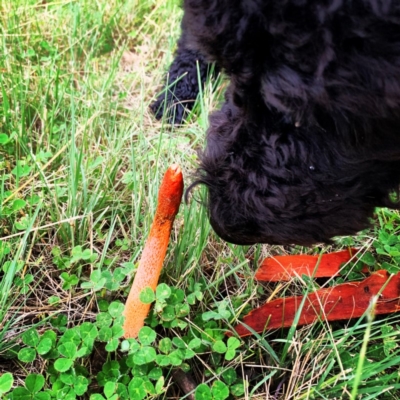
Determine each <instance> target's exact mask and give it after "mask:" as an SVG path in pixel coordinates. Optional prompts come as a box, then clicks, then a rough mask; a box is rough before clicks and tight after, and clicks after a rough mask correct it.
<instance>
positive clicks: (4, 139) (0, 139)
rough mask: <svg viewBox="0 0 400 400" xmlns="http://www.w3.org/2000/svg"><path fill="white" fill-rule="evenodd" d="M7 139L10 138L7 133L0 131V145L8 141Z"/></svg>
mask: <svg viewBox="0 0 400 400" xmlns="http://www.w3.org/2000/svg"><path fill="white" fill-rule="evenodd" d="M9 140H10V138H9V136H8V135H6V134H5V133H0V144H1V145H4V144H6V143H8V141H9Z"/></svg>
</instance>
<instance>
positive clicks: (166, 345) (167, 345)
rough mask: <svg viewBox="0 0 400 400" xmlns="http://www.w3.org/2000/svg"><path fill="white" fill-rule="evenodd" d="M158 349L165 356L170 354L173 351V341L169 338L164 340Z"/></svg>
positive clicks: (160, 342)
mask: <svg viewBox="0 0 400 400" xmlns="http://www.w3.org/2000/svg"><path fill="white" fill-rule="evenodd" d="M158 348H159V349H160V351H161V352H162V353H164V354H168V353H169V352H170V351H171V350H172V341H171V339H170V338H169V337H166V338H163V339H161V340H160V341H159V343H158Z"/></svg>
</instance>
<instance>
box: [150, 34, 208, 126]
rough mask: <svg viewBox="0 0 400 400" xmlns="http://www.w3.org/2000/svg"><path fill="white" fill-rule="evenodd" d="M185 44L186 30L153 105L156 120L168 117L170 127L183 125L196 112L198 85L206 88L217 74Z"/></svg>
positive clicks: (151, 107) (203, 58)
mask: <svg viewBox="0 0 400 400" xmlns="http://www.w3.org/2000/svg"><path fill="white" fill-rule="evenodd" d="M185 42H186V40H185V31H184V30H183V33H182V37H181V39H180V40H179V42H178V50H177V52H176V55H175V59H174V61H173V62H172V64H171V66H170V68H169V71H168V74H167V78H166V82H165V84H164V89H163V91H162V92H161V94H160V95H159V96H158V97H157V100H156V101H155V102H154V103H152V104H151V105H150V109H151V110H152V111H153V113H154V115H155V116H156V118H157V119H161V118H162V116H163V115H165V117H166V120H167V121H168V122H169V123H177V124H180V123H182V121H183V120H184V119H185V117H186V115H187V114H188V112H189V111H190V110H191V109H192V108H193V105H194V103H195V101H196V98H197V95H198V93H199V85H203V84H204V82H205V80H206V79H207V76H208V75H209V74H210V73H211V72H212V71H214V72H216V71H215V68H213V66H212V65H211V64H209V63H208V62H207V61H206V59H205V57H204V56H203V55H202V54H201V53H200V52H199V51H197V50H193V49H191V48H188V46H187V45H186V43H185Z"/></svg>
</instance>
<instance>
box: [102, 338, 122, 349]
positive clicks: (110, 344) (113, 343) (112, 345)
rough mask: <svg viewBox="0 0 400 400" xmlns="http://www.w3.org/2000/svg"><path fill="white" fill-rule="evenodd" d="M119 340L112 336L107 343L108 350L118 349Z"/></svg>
mask: <svg viewBox="0 0 400 400" xmlns="http://www.w3.org/2000/svg"><path fill="white" fill-rule="evenodd" d="M118 345H119V340H118V339H117V338H112V339H111V340H110V341H109V342H108V343H107V344H106V347H105V349H106V350H107V351H115V350H117V349H118Z"/></svg>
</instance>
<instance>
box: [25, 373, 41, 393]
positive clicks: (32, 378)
mask: <svg viewBox="0 0 400 400" xmlns="http://www.w3.org/2000/svg"><path fill="white" fill-rule="evenodd" d="M25 386H26V388H27V389H28V390H29V391H30V392H31V393H36V392H39V390H40V389H41V388H42V387H43V386H44V376H43V375H39V374H30V375H28V376H27V377H26V379H25Z"/></svg>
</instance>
